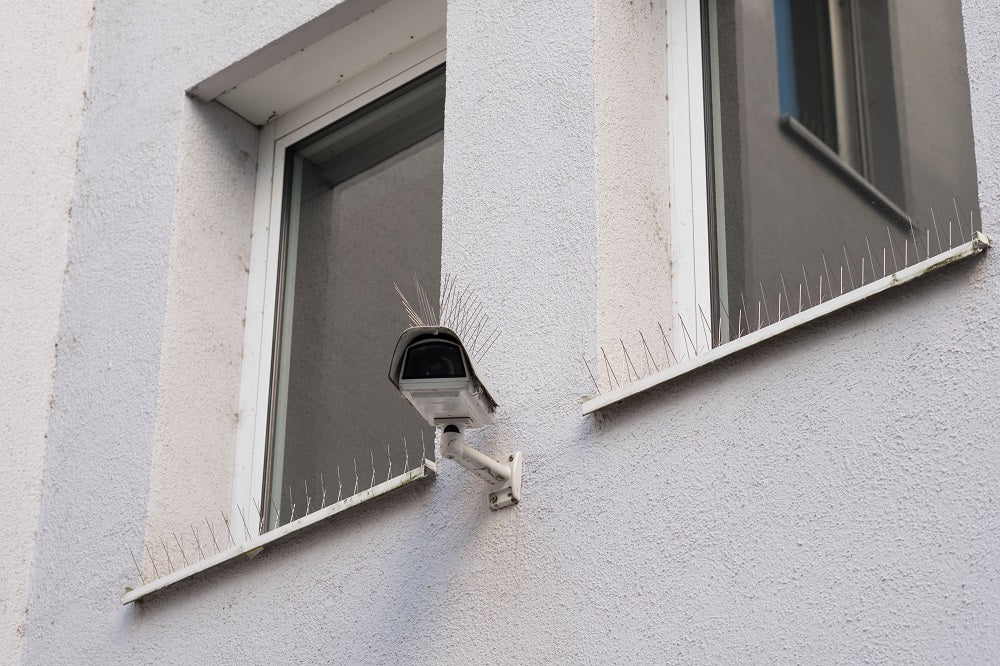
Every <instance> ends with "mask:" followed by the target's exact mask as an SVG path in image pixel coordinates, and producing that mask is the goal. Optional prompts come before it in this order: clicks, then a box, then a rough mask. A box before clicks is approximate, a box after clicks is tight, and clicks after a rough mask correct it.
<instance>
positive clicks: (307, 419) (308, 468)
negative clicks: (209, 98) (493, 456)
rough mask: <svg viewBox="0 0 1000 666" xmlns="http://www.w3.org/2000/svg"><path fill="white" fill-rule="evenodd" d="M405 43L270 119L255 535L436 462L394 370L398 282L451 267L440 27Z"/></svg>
mask: <svg viewBox="0 0 1000 666" xmlns="http://www.w3.org/2000/svg"><path fill="white" fill-rule="evenodd" d="M417 9H418V7H416V6H410V5H405V4H400V3H390V4H389V5H387V6H386V10H385V11H399V12H402V13H403V14H401V15H400V16H395V15H393V16H391V17H390V18H391V19H392V25H393V26H398V25H400V22H404V23H405V21H403V19H405V18H406V16H408V14H407V12H413V11H416V10H417ZM418 13H419V12H418ZM441 16H442V17H443V12H442V13H441ZM425 22H427V21H425ZM358 24H362V22H361V21H359V22H358ZM358 24H353V25H358ZM410 25H411V27H412V26H413V22H412V21H410ZM428 25H429V26H430V23H428ZM376 27H377V26H376ZM428 29H429V28H428ZM384 32H385V31H384V30H383V31H382V32H379V31H378V30H375V32H374V33H373V34H372V35H369V38H368V39H367V41H364V40H361V41H360V42H359V40H356V39H344V38H342V39H341V41H342V42H343V41H346V42H348V44H349V45H350V46H351V47H352V49H356V48H357V43H364V44H366V47H367V48H371V47H370V44H371V43H373V40H375V39H376V37H377V36H380V35H383V34H384ZM400 34H402V33H400ZM407 46H408V48H402V49H393V51H394V52H393V53H391V54H390V55H389V56H388V57H386V56H385V55H384V54H382V52H381V51H375V52H374V56H375V57H373V60H375V64H373V65H372V66H370V67H369V68H367V69H365V70H363V71H361V72H360V73H358V74H356V75H354V76H353V77H352V78H350V79H348V80H346V81H345V82H343V83H340V84H338V85H337V86H336V87H335V88H333V89H332V90H330V91H328V92H326V93H322V94H320V95H319V96H318V97H315V98H313V99H310V100H308V101H306V102H305V103H303V104H301V105H300V106H299V107H298V108H294V109H291V110H289V111H286V112H284V113H283V114H281V115H280V116H278V117H276V118H274V119H272V120H270V122H268V123H267V124H266V125H264V127H263V128H262V129H261V148H260V155H261V157H260V164H259V167H258V183H257V197H256V212H255V222H254V229H255V230H254V241H253V246H252V248H251V261H250V284H249V287H248V295H247V303H248V306H247V333H246V336H247V337H246V342H245V344H244V349H245V353H244V361H243V379H242V389H241V398H240V401H241V415H243V417H244V418H242V419H241V421H240V424H239V431H238V434H237V439H238V441H237V450H236V472H235V475H234V476H235V478H234V481H233V508H232V515H234V516H239V515H241V514H242V515H245V516H247V523H248V527H249V529H247V530H245V532H248V533H249V537H248V538H249V540H250V541H251V542H253V540H254V539H255V538H256V537H257V536H258V535H261V534H264V533H269V532H274V531H275V530H276V528H281V527H283V526H285V525H288V524H289V523H292V522H293V521H299V520H301V519H303V518H304V517H305V516H307V515H308V514H311V513H315V512H316V511H318V510H320V509H322V508H324V507H326V508H328V507H330V506H331V505H332V504H335V503H336V502H338V501H340V500H345V501H346V500H347V499H348V498H350V497H352V496H359V497H360V496H361V495H362V494H364V493H365V492H366V491H367V490H368V489H369V488H376V487H378V486H380V484H383V483H389V482H390V481H391V480H392V479H398V478H399V477H401V476H403V475H404V474H406V473H407V472H410V471H412V470H414V469H417V468H419V467H420V466H421V464H422V463H423V459H424V457H425V456H426V457H430V458H433V446H434V436H433V432H432V431H431V430H429V429H428V427H427V426H426V425H425V424H424V423H423V421H422V420H421V419H420V418H419V416H418V415H417V414H416V413H415V412H414V411H413V410H412V408H410V407H409V406H408V405H407V404H406V403H405V401H404V400H403V399H402V398H401V397H400V396H399V393H398V391H396V390H395V389H394V388H393V386H392V384H391V383H390V382H389V380H388V377H387V373H388V367H389V355H391V353H392V350H393V348H394V346H395V343H396V339H397V338H398V336H399V334H400V333H401V332H402V331H403V330H404V329H405V328H406V327H407V326H408V325H409V322H408V318H407V316H406V311H405V309H404V308H403V307H402V305H401V304H400V301H399V296H398V295H397V294H396V291H395V289H394V283H395V284H399V285H402V286H404V287H405V286H406V285H412V284H413V282H414V280H415V279H416V280H417V281H419V283H420V285H421V286H422V288H423V289H424V290H425V291H426V292H427V295H428V297H429V298H431V299H435V298H436V297H437V295H438V294H437V291H438V288H439V284H440V278H441V210H442V209H441V197H442V183H443V180H442V179H443V128H444V93H445V72H444V32H443V30H440V29H439V30H438V31H436V32H434V33H433V34H431V35H430V36H428V37H426V38H425V39H423V40H422V41H417V43H415V44H412V45H409V44H408V45H407ZM351 53H352V54H355V55H356V51H351ZM350 62H351V63H353V60H352V61H350ZM257 106H260V105H259V104H258V105H257ZM253 108H255V109H256V106H255V107H253ZM261 108H266V107H261ZM390 485H391V484H390ZM251 523H252V524H251ZM295 524H298V523H297V522H296V523H295ZM293 527H294V525H293ZM245 536H246V534H245Z"/></svg>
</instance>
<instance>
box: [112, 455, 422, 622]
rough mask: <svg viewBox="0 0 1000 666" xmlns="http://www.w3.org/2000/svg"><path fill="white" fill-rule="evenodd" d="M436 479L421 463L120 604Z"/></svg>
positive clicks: (167, 578) (170, 576)
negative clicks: (423, 481) (349, 510)
mask: <svg viewBox="0 0 1000 666" xmlns="http://www.w3.org/2000/svg"><path fill="white" fill-rule="evenodd" d="M436 476H437V465H436V464H435V463H434V462H433V461H431V460H424V461H423V462H422V463H421V464H420V466H419V467H417V468H415V469H411V470H410V471H408V472H405V473H403V474H400V475H399V476H397V477H394V478H392V479H389V480H387V481H384V482H383V483H380V484H378V485H377V486H372V487H371V488H369V489H368V490H363V491H361V492H359V493H358V494H356V495H352V496H350V497H348V498H347V499H344V500H341V501H340V502H337V503H336V504H331V505H330V506H327V507H324V508H322V509H319V510H318V511H313V512H312V513H310V514H309V515H307V516H303V517H302V518H299V519H298V520H294V521H292V522H290V523H288V524H286V525H282V526H281V527H278V528H277V529H274V530H271V531H270V532H266V533H264V534H261V535H260V536H258V537H254V538H252V539H249V540H248V541H245V542H243V543H241V544H237V545H235V546H233V547H232V548H229V549H227V550H223V551H221V552H219V553H217V554H216V555H214V556H213V557H209V558H206V559H204V560H201V561H200V562H195V563H194V564H190V565H188V566H186V567H184V568H182V569H177V570H176V571H174V572H172V573H170V574H168V575H166V576H163V577H161V578H157V579H156V580H153V581H151V582H149V583H146V584H144V585H142V586H141V587H138V588H136V589H126V591H125V596H124V597H122V604H123V605H124V604H130V603H132V602H134V601H138V600H139V599H142V598H143V597H146V596H148V595H150V594H152V593H154V592H157V591H159V590H162V589H164V588H166V587H170V586H171V585H173V584H175V583H179V582H180V581H182V580H186V579H188V578H191V577H192V576H194V575H195V574H199V573H201V572H202V571H207V570H209V569H212V568H214V567H216V566H218V565H220V564H223V563H225V562H228V561H229V560H232V559H235V558H237V557H239V556H240V555H246V556H247V557H248V558H253V557H256V556H257V555H258V554H260V552H261V551H262V550H263V549H264V547H265V546H268V545H270V544H272V543H275V542H277V541H281V540H283V539H285V538H286V537H288V536H290V535H292V534H294V533H297V532H299V531H300V530H303V529H305V528H307V527H309V526H310V525H314V524H316V523H319V522H322V521H324V520H326V519H328V518H330V517H332V516H334V515H336V514H338V513H341V512H343V511H345V510H347V509H349V508H351V507H353V506H356V505H358V504H361V503H362V502H365V501H367V500H370V499H374V498H376V497H379V496H380V495H385V494H386V493H388V492H391V491H393V490H396V489H397V488H401V487H403V486H405V485H408V484H410V483H413V482H414V481H419V480H421V479H434V478H435V477H436Z"/></svg>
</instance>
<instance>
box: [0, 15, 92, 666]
mask: <svg viewBox="0 0 1000 666" xmlns="http://www.w3.org/2000/svg"><path fill="white" fill-rule="evenodd" d="M92 11H93V8H92V3H91V0H73V1H71V2H65V3H59V4H58V5H57V4H55V3H50V4H45V5H40V4H39V3H34V2H30V1H21V0H12V1H11V2H5V3H4V6H3V8H2V9H0V14H2V15H3V19H2V20H0V90H2V91H3V93H2V95H0V110H2V111H3V120H4V129H2V130H0V155H3V162H4V164H3V168H2V169H0V506H2V507H3V515H4V519H3V520H0V544H3V547H2V548H0V663H5V664H10V663H15V662H16V661H17V659H18V655H19V654H20V651H21V643H22V637H23V635H24V632H25V619H26V609H27V606H28V600H27V593H28V572H29V568H30V562H31V556H32V551H33V547H34V544H35V520H36V518H37V516H38V504H39V501H40V498H41V492H42V466H43V461H44V458H45V445H46V436H45V432H46V428H47V425H48V416H49V408H50V404H51V402H50V401H51V399H52V372H53V369H54V367H55V360H56V329H57V327H58V324H59V303H60V297H61V294H62V284H63V273H64V270H65V269H66V237H67V232H68V228H69V222H70V218H71V215H72V211H73V209H72V205H73V188H74V183H75V179H76V175H77V170H76V158H77V140H78V139H79V132H80V116H81V114H82V112H83V110H84V107H85V104H86V99H85V96H84V90H85V87H86V83H87V54H88V49H89V40H90V18H91V15H92Z"/></svg>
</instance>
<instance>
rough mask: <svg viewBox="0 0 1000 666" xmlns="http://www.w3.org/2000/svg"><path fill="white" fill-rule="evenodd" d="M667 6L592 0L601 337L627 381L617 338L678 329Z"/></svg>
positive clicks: (662, 0)
mask: <svg viewBox="0 0 1000 666" xmlns="http://www.w3.org/2000/svg"><path fill="white" fill-rule="evenodd" d="M666 5H667V2H666V0H656V1H655V2H637V3H623V2H598V3H595V14H596V15H595V49H594V50H595V68H596V72H597V79H596V82H597V85H596V89H595V95H594V97H595V100H596V108H595V112H596V118H595V122H596V137H595V163H596V176H595V177H596V183H597V190H596V194H597V239H598V242H597V248H598V250H597V252H598V253H597V277H598V279H597V312H598V344H599V345H600V347H601V348H602V349H603V350H604V353H605V354H607V357H608V360H609V361H610V363H611V365H612V367H613V368H614V372H615V373H616V374H618V375H620V377H619V379H621V381H622V382H625V377H626V368H627V367H628V366H627V363H626V358H625V354H624V352H623V351H622V347H621V343H620V342H619V338H624V340H625V343H626V344H627V345H638V343H639V339H638V334H637V331H640V330H642V331H645V332H646V333H645V334H647V335H648V334H649V333H651V332H654V331H657V323H658V322H664V324H663V325H664V327H665V328H666V330H667V331H671V330H672V329H673V328H674V327H673V326H672V322H673V319H674V313H673V312H672V311H671V310H672V307H671V303H672V301H673V300H674V294H673V293H672V291H671V288H670V287H671V280H670V273H671V269H672V261H671V251H672V245H671V241H670V226H671V207H670V204H669V202H670V179H669V178H668V174H669V171H668V168H669V167H668V153H669V144H668V128H669V126H670V122H669V120H670V119H669V116H668V114H667V103H668V100H667V55H666V51H667V47H666V39H667V25H666V23H667V7H666ZM637 267H642V268H641V269H639V270H637ZM684 314H685V315H687V314H688V313H684ZM586 352H587V355H588V357H590V358H593V354H594V353H595V350H592V349H587V350H586ZM602 359H603V356H601V357H600V358H598V365H600V363H601V362H602ZM632 360H633V361H638V362H639V363H640V365H639V367H644V366H642V365H641V363H642V360H640V359H632ZM597 371H598V368H596V367H595V368H594V372H595V374H596V373H597ZM603 374H604V375H605V376H607V372H604V373H603Z"/></svg>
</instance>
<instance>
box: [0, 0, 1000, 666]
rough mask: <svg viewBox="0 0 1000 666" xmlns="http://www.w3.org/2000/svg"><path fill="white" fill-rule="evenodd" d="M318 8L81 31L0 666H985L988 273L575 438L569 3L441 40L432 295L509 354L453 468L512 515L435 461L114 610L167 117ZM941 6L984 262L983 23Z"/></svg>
mask: <svg viewBox="0 0 1000 666" xmlns="http://www.w3.org/2000/svg"><path fill="white" fill-rule="evenodd" d="M331 4H332V0H304V1H303V2H298V3H291V4H289V3H280V4H270V5H266V4H264V5H262V4H260V3H255V2H248V1H242V0H229V1H228V2H225V3H211V4H201V3H182V4H180V5H177V4H173V5H159V4H157V3H133V2H127V1H124V0H107V1H102V2H100V3H98V5H97V9H96V13H95V16H94V22H93V27H92V35H91V43H90V78H89V82H88V85H87V100H88V101H87V107H86V109H85V111H84V114H83V117H82V127H81V132H80V147H79V156H78V167H77V169H78V170H77V176H76V178H77V180H76V186H75V195H74V201H73V209H72V214H71V217H70V228H69V238H68V248H67V258H68V265H69V269H68V271H67V273H66V276H65V282H64V287H63V292H62V306H61V312H60V319H59V335H58V339H59V348H58V357H57V360H56V365H55V375H54V380H53V384H54V387H53V391H52V393H53V402H52V407H51V412H50V416H49V423H48V431H47V442H48V443H47V449H46V452H45V461H44V472H43V477H42V478H43V484H42V491H41V493H42V494H41V504H40V507H39V509H38V519H37V523H36V526H35V528H36V531H37V540H36V544H35V548H34V551H33V555H32V560H31V564H30V568H31V571H30V579H29V588H28V603H27V607H28V613H27V621H26V625H25V633H24V639H23V653H22V656H23V661H24V663H28V664H78V663H94V664H117V663H129V664H133V663H174V664H203V663H207V662H218V663H296V662H307V663H308V662H318V663H426V662H431V661H434V662H436V663H470V662H487V663H503V662H506V663H543V662H546V661H552V662H561V663H600V662H623V661H638V662H649V663H661V662H678V663H690V662H694V663H719V662H723V661H733V662H758V661H767V662H771V661H778V662H804V663H832V662H852V663H853V662H861V661H875V662H900V663H904V662H905V663H909V662H916V661H919V662H931V663H936V662H945V661H947V662H951V661H957V662H961V663H995V662H998V661H1000V557H998V556H997V553H998V552H1000V501H998V496H997V494H998V491H997V488H998V487H1000V448H998V439H1000V436H998V435H997V433H998V432H1000V416H998V412H997V410H996V404H995V395H996V387H997V380H996V377H997V376H998V375H1000V353H998V351H997V348H996V341H997V340H998V339H1000V304H998V302H997V300H996V298H995V294H996V293H997V290H998V288H1000V269H998V263H997V260H996V257H995V256H993V255H992V254H987V255H986V256H984V257H981V258H978V259H974V260H970V261H966V262H964V263H961V264H959V265H956V266H952V267H949V268H947V269H945V270H943V271H941V272H939V273H935V274H933V275H929V276H927V277H925V278H923V279H921V280H920V281H918V282H915V283H913V284H911V285H908V286H905V287H902V288H901V289H898V290H896V291H894V292H891V293H887V294H884V295H882V296H880V297H878V298H875V299H872V300H870V301H867V302H865V303H862V304H860V305H857V306H854V307H852V308H850V309H848V310H845V311H841V312H839V313H837V314H835V315H833V316H831V317H829V318H827V319H825V320H822V321H818V322H815V323H813V324H811V325H809V326H807V327H804V328H801V329H798V330H796V331H794V332H792V333H790V334H788V335H786V336H784V337H782V338H780V339H778V340H776V341H773V342H770V343H767V344H763V345H760V346H758V347H755V348H753V349H752V350H748V351H747V352H745V353H742V354H740V355H738V356H735V357H730V358H729V359H728V360H726V361H724V362H722V363H720V364H718V365H716V366H715V367H713V368H707V369H705V370H703V371H700V372H698V373H696V374H692V375H690V376H687V377H686V378H683V379H682V380H680V381H678V382H675V383H672V384H670V385H669V386H666V387H663V388H660V389H657V390H654V391H651V392H648V393H646V394H643V395H642V396H638V397H635V398H632V399H631V400H630V401H628V402H626V403H624V404H623V405H621V406H618V407H615V408H612V409H609V410H606V411H604V412H602V413H601V414H599V415H598V416H597V417H596V418H590V417H588V418H583V417H581V416H580V415H579V409H580V404H579V403H580V401H581V399H582V398H583V396H585V395H587V394H589V393H590V392H591V391H592V390H593V389H592V385H591V383H590V379H589V377H588V376H587V370H586V368H585V367H584V365H583V363H582V361H581V360H580V358H581V353H588V354H589V353H591V351H592V350H593V349H594V348H596V345H597V311H596V303H597V285H596V279H597V268H596V266H597V248H596V242H597V238H598V233H597V228H596V227H597V222H596V214H595V210H596V199H597V195H596V193H595V190H596V180H595V165H594V150H595V138H594V137H595V110H594V89H595V78H596V73H595V72H596V65H595V61H594V41H595V26H594V16H595V5H594V3H592V2H590V3H588V2H582V3H562V2H530V1H528V0H513V1H511V0H452V1H451V2H449V7H448V82H447V85H448V97H447V111H446V129H445V137H444V162H445V167H444V195H443V196H444V208H443V212H444V223H443V237H442V245H443V261H442V269H443V271H445V272H447V271H454V272H458V273H460V275H461V276H462V279H463V280H465V281H467V282H469V283H471V284H474V285H476V286H477V287H478V288H479V290H480V297H481V298H482V299H483V300H484V301H486V302H487V303H488V304H489V306H490V308H491V314H492V316H493V317H494V319H495V320H497V321H498V322H500V323H501V325H502V327H503V335H502V337H501V338H500V340H499V341H498V342H497V344H496V345H495V347H494V348H493V349H492V350H491V352H490V353H489V355H488V356H487V357H486V358H485V360H484V362H483V363H482V367H481V370H482V371H483V372H484V374H485V375H486V376H487V377H488V378H489V381H490V384H491V389H492V390H493V392H494V393H495V395H496V397H497V398H498V400H499V402H500V403H501V411H500V412H499V422H498V423H497V425H496V426H494V427H493V428H491V429H488V430H485V431H482V432H480V433H478V434H476V436H475V437H470V439H471V440H472V441H471V443H472V444H473V445H476V446H478V447H480V448H482V449H484V450H486V451H488V452H490V453H493V454H495V455H500V454H506V453H507V452H509V451H511V450H515V449H517V450H523V451H524V454H525V477H524V499H523V501H522V503H521V504H520V505H519V506H517V507H516V508H513V509H506V510H503V511H500V512H496V513H492V512H490V511H489V510H488V508H487V506H486V504H485V501H484V493H483V488H482V486H481V482H479V481H478V480H477V479H475V478H474V477H472V475H470V474H467V473H465V472H463V471H462V470H460V469H459V468H458V467H457V466H455V465H452V464H450V463H449V462H448V461H443V462H442V463H441V465H440V471H441V474H440V477H439V478H438V479H437V481H436V482H435V483H433V484H427V485H421V486H414V487H411V488H408V489H405V490H403V491H401V492H399V493H397V494H394V495H392V496H389V497H387V498H385V499H382V500H380V501H378V502H374V503H370V504H366V505H363V506H361V507H359V508H357V509H355V510H353V511H352V512H350V513H348V514H344V515H341V516H340V517H338V518H336V519H334V520H332V521H330V522H328V523H326V524H323V525H321V526H318V527H317V528H315V529H312V530H310V531H308V532H305V533H303V534H301V535H300V536H299V537H297V538H295V539H293V540H291V541H288V542H285V543H283V544H282V545H281V546H278V547H275V548H273V549H269V550H266V551H264V552H263V553H262V554H261V555H260V556H258V557H257V558H256V559H253V560H238V561H234V562H233V563H231V564H230V565H228V566H225V567H221V568H217V569H215V570H212V571H209V572H206V573H205V574H203V575H201V576H199V577H198V578H196V579H195V580H193V581H189V582H186V583H183V584H180V585H177V586H176V587H174V588H172V589H169V590H166V591H164V592H163V593H160V594H158V595H156V596H153V597H150V598H148V599H147V600H145V601H143V602H141V603H139V604H135V605H130V606H126V607H123V606H122V605H121V594H122V590H123V589H124V588H125V586H126V585H133V584H134V583H135V573H134V570H133V564H132V562H131V560H130V559H129V556H128V554H127V550H126V549H127V548H132V549H133V550H136V549H138V548H139V547H140V545H141V543H142V538H143V535H142V530H143V526H144V525H145V524H146V511H147V500H148V495H149V486H150V477H151V475H152V474H153V471H152V460H153V451H154V439H155V430H156V423H157V404H158V403H157V389H158V386H159V385H160V382H161V369H162V370H163V372H166V371H167V369H166V368H163V367H162V366H161V358H162V357H161V348H162V346H163V344H164V328H165V323H164V322H165V319H166V318H167V317H166V315H165V311H166V302H167V298H166V294H167V293H168V290H169V289H170V285H169V282H170V275H171V273H170V271H171V266H170V257H171V236H172V233H174V231H175V230H174V229H173V228H172V224H176V222H174V221H173V220H174V207H175V205H176V203H175V191H176V189H175V188H176V186H177V183H178V182H179V181H180V180H182V175H183V174H181V173H180V167H179V166H178V165H179V159H178V153H179V150H180V145H181V134H182V125H183V113H184V109H185V108H186V106H187V105H191V104H194V102H191V101H189V100H186V99H185V98H184V95H183V91H184V90H185V89H186V88H188V87H190V86H191V85H192V84H194V83H196V82H198V81H200V80H202V79H204V78H205V77H206V76H208V75H209V74H211V73H212V72H215V71H217V70H219V69H221V68H223V67H225V66H227V65H228V64H230V63H232V62H234V61H236V60H238V59H240V58H241V57H243V56H244V55H246V54H248V53H251V52H253V51H255V50H256V49H258V48H260V47H261V46H263V45H265V44H267V43H268V42H270V41H271V40H273V39H275V38H277V37H279V36H281V35H282V34H284V33H286V32H288V31H290V30H292V29H293V28H295V27H296V26H298V25H300V24H302V23H303V22H305V21H307V20H309V19H310V18H312V17H313V16H315V15H317V14H319V13H321V12H322V11H324V10H326V9H327V8H328V7H329V6H330V5H331ZM963 7H964V11H965V14H964V21H965V30H966V42H967V45H968V53H969V71H970V79H971V91H972V108H973V126H974V131H975V140H976V149H977V160H978V168H979V177H980V194H981V207H982V211H983V228H984V230H985V231H986V232H987V233H988V234H991V235H994V236H996V237H998V238H1000V141H997V136H998V134H1000V127H998V125H997V121H996V113H995V109H996V108H997V107H998V105H1000V45H998V43H997V40H996V34H997V33H998V31H1000V8H998V7H997V6H996V4H995V3H994V2H992V0H965V2H964V5H963ZM233 131H234V132H235V133H237V134H238V133H239V132H240V130H233ZM240 136H241V137H242V136H243V135H242V134H240ZM244 140H245V139H244V138H241V139H240V141H244ZM252 178H253V176H252V174H246V175H244V176H243V177H242V179H240V178H239V177H236V180H235V181H234V188H236V190H237V191H238V192H240V193H245V186H246V184H247V183H248V182H250V181H251V180H252ZM240 196H241V197H242V196H243V194H241V195H240ZM244 198H245V197H244ZM237 203H238V205H239V206H243V207H244V209H245V208H246V202H245V201H244V200H243V199H240V201H239V202H237ZM247 224H248V227H247V229H248V230H249V218H248V219H247ZM243 242H244V243H245V242H246V241H245V239H244V241H243ZM0 270H2V269H0ZM240 270H243V267H242V266H237V267H236V268H235V269H234V272H235V273H236V274H237V277H240V276H238V273H239V271H240ZM636 270H637V271H642V270H644V269H643V267H642V266H641V265H640V266H636ZM212 287H213V285H212V284H206V285H205V286H204V289H205V291H206V292H211V290H212ZM187 297H188V298H190V299H193V300H195V301H197V300H198V299H201V298H204V297H205V296H204V294H201V293H199V292H197V290H195V291H193V292H190V293H188V294H187ZM0 390H2V389H0ZM227 399H228V397H227ZM5 444H7V443H5ZM8 445H9V444H8ZM205 445H206V446H211V445H213V443H206V444H205ZM167 459H168V460H169V456H167ZM226 482H227V483H228V480H227V481H226Z"/></svg>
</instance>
